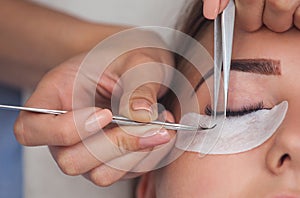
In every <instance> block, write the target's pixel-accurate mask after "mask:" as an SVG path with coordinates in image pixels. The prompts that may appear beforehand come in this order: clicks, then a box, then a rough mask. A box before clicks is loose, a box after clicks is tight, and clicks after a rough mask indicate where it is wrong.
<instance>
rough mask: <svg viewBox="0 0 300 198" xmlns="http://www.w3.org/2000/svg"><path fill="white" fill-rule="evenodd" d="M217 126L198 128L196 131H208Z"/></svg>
mask: <svg viewBox="0 0 300 198" xmlns="http://www.w3.org/2000/svg"><path fill="white" fill-rule="evenodd" d="M216 126H217V124H214V125H213V126H211V127H203V126H199V127H198V130H210V129H214V128H215V127H216Z"/></svg>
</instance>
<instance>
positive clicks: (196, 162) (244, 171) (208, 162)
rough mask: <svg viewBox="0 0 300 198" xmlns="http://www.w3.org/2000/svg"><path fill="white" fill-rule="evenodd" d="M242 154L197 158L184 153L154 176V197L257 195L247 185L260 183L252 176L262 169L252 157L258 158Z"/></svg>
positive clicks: (195, 155) (196, 155) (192, 197)
mask: <svg viewBox="0 0 300 198" xmlns="http://www.w3.org/2000/svg"><path fill="white" fill-rule="evenodd" d="M248 153H249V152H248ZM243 155H247V154H239V155H223V156H212V155H209V156H206V157H204V158H200V157H199V156H198V154H195V153H186V154H184V155H183V156H181V157H180V158H179V159H178V160H177V161H175V162H174V163H172V164H171V165H169V166H168V167H166V168H164V169H162V170H160V171H159V172H158V173H157V174H156V184H157V185H156V187H157V195H158V196H157V197H158V198H160V197H178V198H181V197H182V198H183V197H190V198H198V197H199V196H200V195H201V196H200V197H207V198H210V197H212V198H214V197H245V195H247V194H248V195H251V194H249V191H251V192H255V193H257V192H258V190H249V189H253V188H254V187H253V186H249V184H250V183H252V182H251V181H252V180H254V179H255V181H259V180H257V178H255V177H254V175H260V171H259V170H261V167H262V166H261V167H260V168H259V167H258V163H257V160H258V159H255V160H254V158H259V156H260V155H257V154H256V155H253V157H251V158H249V156H243ZM251 156H252V155H251ZM261 161H263V160H261ZM254 184H255V185H257V182H255V183H254ZM243 192H247V194H244V193H243ZM254 195H255V194H253V196H254Z"/></svg>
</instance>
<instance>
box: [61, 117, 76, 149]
mask: <svg viewBox="0 0 300 198" xmlns="http://www.w3.org/2000/svg"><path fill="white" fill-rule="evenodd" d="M71 126H72V125H71V124H68V123H65V124H64V125H63V126H61V128H60V130H59V131H58V135H57V138H58V140H57V141H56V142H60V143H61V144H62V145H64V146H71V145H73V144H75V143H76V140H75V137H74V136H75V135H76V134H74V133H73V130H74V129H73V127H71Z"/></svg>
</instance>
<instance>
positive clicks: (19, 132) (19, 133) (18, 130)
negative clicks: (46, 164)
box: [14, 118, 29, 146]
mask: <svg viewBox="0 0 300 198" xmlns="http://www.w3.org/2000/svg"><path fill="white" fill-rule="evenodd" d="M14 135H15V138H16V139H17V141H18V142H19V143H20V144H22V145H24V146H29V144H28V142H27V141H26V138H25V135H26V133H25V130H24V124H23V121H22V120H21V119H20V118H18V119H17V120H16V123H15V124H14Z"/></svg>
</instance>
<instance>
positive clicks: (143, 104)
mask: <svg viewBox="0 0 300 198" xmlns="http://www.w3.org/2000/svg"><path fill="white" fill-rule="evenodd" d="M172 72H173V71H172V70H167V69H166V68H165V66H164V65H162V64H160V63H153V62H152V63H151V62H150V63H144V64H142V65H138V66H136V67H135V68H133V69H131V70H128V71H127V72H126V73H125V74H123V75H122V76H121V80H122V81H123V83H122V85H123V86H124V88H123V90H124V93H123V95H122V97H121V100H120V109H119V113H120V114H122V115H125V116H126V117H129V118H131V119H134V120H136V121H141V122H149V121H152V120H156V119H157V116H158V112H157V96H158V95H160V94H161V93H162V90H165V89H164V88H165V86H162V85H165V84H167V83H166V82H169V79H170V78H171V76H172V74H171V73H172ZM137 76H138V78H137ZM126 82H130V83H126Z"/></svg>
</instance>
